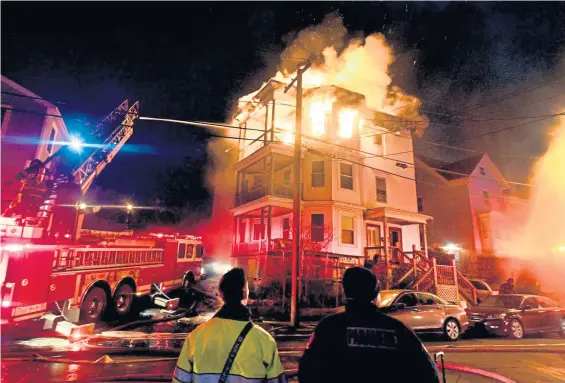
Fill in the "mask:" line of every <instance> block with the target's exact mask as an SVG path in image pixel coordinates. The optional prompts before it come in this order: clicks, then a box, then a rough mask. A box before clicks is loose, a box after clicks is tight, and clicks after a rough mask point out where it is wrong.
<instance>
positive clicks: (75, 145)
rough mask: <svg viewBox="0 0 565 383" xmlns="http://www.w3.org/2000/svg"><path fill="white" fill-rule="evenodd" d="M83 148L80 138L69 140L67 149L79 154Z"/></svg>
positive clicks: (75, 137)
mask: <svg viewBox="0 0 565 383" xmlns="http://www.w3.org/2000/svg"><path fill="white" fill-rule="evenodd" d="M83 146H84V142H83V141H82V139H81V138H80V137H77V136H73V137H71V139H70V140H69V147H70V148H71V149H72V150H73V151H74V152H76V153H80V152H81V151H82V147H83Z"/></svg>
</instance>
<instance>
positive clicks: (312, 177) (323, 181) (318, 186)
mask: <svg viewBox="0 0 565 383" xmlns="http://www.w3.org/2000/svg"><path fill="white" fill-rule="evenodd" d="M315 163H316V164H320V163H321V164H322V171H321V172H319V171H316V172H314V164H315ZM311 170H312V171H311V174H310V183H311V186H312V188H325V187H326V162H325V161H324V160H314V161H312V169H311ZM318 170H319V169H318ZM320 175H321V176H322V179H321V180H322V182H321V185H319V184H317V183H316V182H314V180H315V179H316V178H315V176H320Z"/></svg>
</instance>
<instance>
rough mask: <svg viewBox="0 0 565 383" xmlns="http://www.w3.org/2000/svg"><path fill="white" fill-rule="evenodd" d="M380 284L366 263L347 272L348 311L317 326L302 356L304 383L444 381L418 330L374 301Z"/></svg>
mask: <svg viewBox="0 0 565 383" xmlns="http://www.w3.org/2000/svg"><path fill="white" fill-rule="evenodd" d="M377 285H378V281H377V278H376V277H375V274H374V273H373V272H372V271H370V270H368V269H366V268H363V267H352V268H349V269H347V270H346V271H345V274H344V275H343V289H344V291H345V296H346V298H347V304H346V306H345V312H344V313H339V314H334V315H330V316H328V317H326V318H324V319H323V320H322V321H321V322H320V323H319V324H318V326H316V329H315V330H314V333H313V334H312V336H311V337H310V339H309V340H308V343H307V345H306V350H305V352H304V355H303V356H302V358H301V359H300V364H299V369H298V379H299V381H300V382H301V383H310V382H324V383H328V382H377V381H390V382H419V383H427V382H430V383H432V382H433V383H438V382H439V376H438V372H437V368H436V365H435V363H434V362H433V361H432V359H431V358H430V356H429V355H428V353H427V351H426V349H425V347H424V345H423V344H422V342H421V341H420V340H419V339H418V337H417V336H416V334H414V332H413V331H412V330H410V329H409V328H408V327H406V326H405V325H404V324H403V323H402V322H400V321H398V320H396V319H394V318H391V317H389V316H386V315H384V314H382V313H380V312H379V309H378V308H377V306H376V305H375V304H374V303H373V301H374V300H375V298H377V296H378V288H377Z"/></svg>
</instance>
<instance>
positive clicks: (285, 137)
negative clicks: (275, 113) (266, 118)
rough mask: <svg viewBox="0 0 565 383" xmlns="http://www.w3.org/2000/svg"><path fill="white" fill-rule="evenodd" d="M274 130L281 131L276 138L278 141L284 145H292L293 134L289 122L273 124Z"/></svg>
mask: <svg viewBox="0 0 565 383" xmlns="http://www.w3.org/2000/svg"><path fill="white" fill-rule="evenodd" d="M275 128H276V129H277V130H279V131H281V132H280V133H279V134H278V136H279V139H280V140H281V141H282V142H283V143H284V144H286V145H292V143H293V142H294V134H293V133H292V131H293V129H292V125H291V124H290V122H278V121H277V122H275Z"/></svg>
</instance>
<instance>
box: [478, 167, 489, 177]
mask: <svg viewBox="0 0 565 383" xmlns="http://www.w3.org/2000/svg"><path fill="white" fill-rule="evenodd" d="M479 172H481V175H482V176H486V175H487V172H486V171H485V168H483V167H482V166H481V167H480V168H479Z"/></svg>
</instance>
